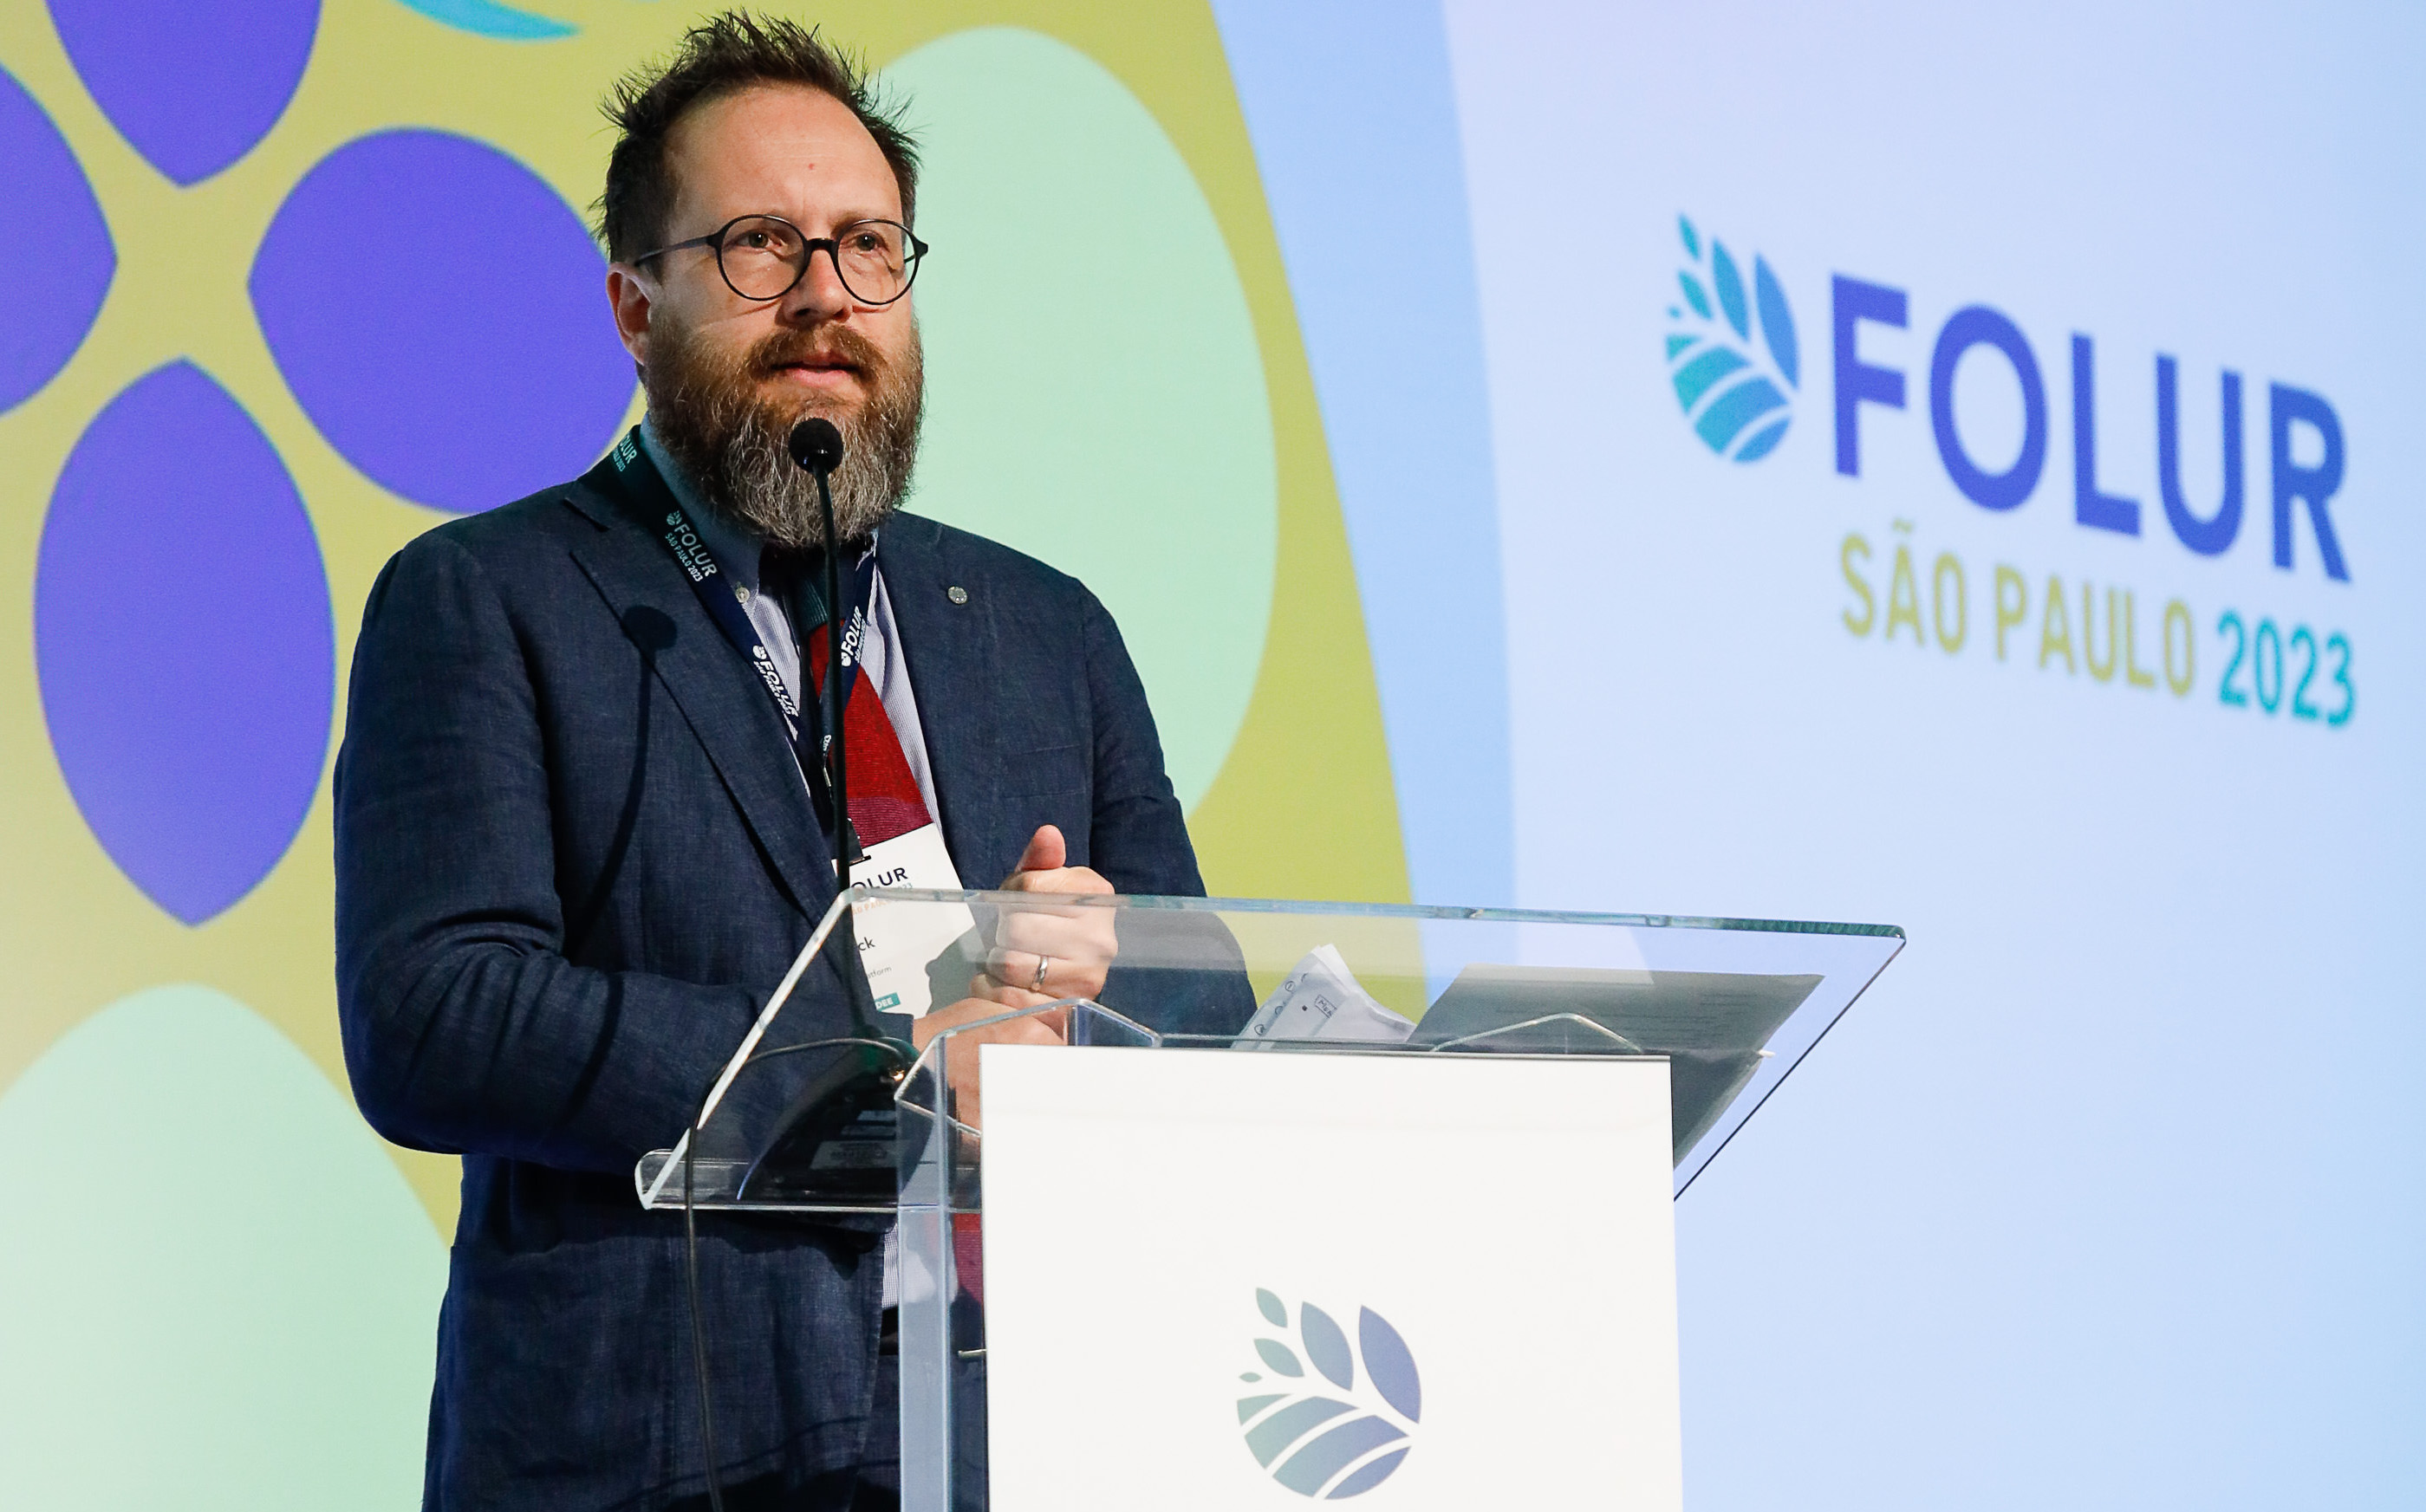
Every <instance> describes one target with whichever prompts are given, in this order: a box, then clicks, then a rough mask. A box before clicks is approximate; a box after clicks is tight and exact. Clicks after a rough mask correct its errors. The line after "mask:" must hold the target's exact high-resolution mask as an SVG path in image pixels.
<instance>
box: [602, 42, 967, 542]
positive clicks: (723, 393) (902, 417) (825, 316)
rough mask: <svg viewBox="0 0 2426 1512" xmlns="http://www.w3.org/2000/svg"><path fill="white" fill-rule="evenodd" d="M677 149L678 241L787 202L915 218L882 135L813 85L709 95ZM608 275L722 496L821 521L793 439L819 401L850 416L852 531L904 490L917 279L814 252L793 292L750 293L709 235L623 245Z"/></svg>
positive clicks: (840, 486)
mask: <svg viewBox="0 0 2426 1512" xmlns="http://www.w3.org/2000/svg"><path fill="white" fill-rule="evenodd" d="M667 155H668V163H669V166H670V167H671V169H672V172H673V179H674V183H675V185H677V189H676V196H675V201H674V207H673V213H672V215H671V217H670V218H669V220H668V222H667V224H666V225H665V227H664V228H663V235H662V237H661V241H662V242H664V243H667V244H671V243H674V242H681V241H688V240H690V239H691V238H692V237H695V236H704V235H706V234H708V233H711V232H714V231H716V230H717V229H718V228H719V227H721V226H722V225H724V224H725V223H726V222H727V221H730V220H732V219H734V218H735V217H738V216H746V215H771V216H780V217H783V218H784V219H785V220H788V221H790V222H792V223H793V224H794V225H796V226H799V227H800V228H801V230H802V231H804V232H805V233H808V234H809V235H810V236H812V237H823V236H832V235H833V234H834V233H836V232H837V231H839V230H841V229H842V228H844V227H846V226H848V225H850V224H851V223H852V222H854V221H860V220H869V219H883V220H896V221H898V220H899V219H900V218H901V199H900V188H899V185H898V184H896V182H895V181H894V177H893V170H892V168H891V166H890V165H888V164H887V163H886V162H885V160H884V154H883V153H881V152H880V151H879V150H878V148H877V145H876V141H875V138H874V137H870V136H869V135H868V134H867V130H866V128H865V127H864V126H862V125H861V124H860V123H859V121H858V119H857V118H856V117H854V116H853V115H852V114H851V112H850V109H849V106H847V105H844V104H843V103H842V102H841V101H839V100H836V99H834V98H833V96H831V95H828V94H824V93H821V92H819V91H817V90H814V89H809V88H799V87H792V86H768V87H761V88H752V89H748V90H744V91H742V92H740V93H737V94H733V95H728V96H725V97H724V98H722V99H719V100H713V101H710V102H708V103H706V104H704V105H700V106H698V107H696V108H694V109H693V110H691V111H690V112H689V113H688V114H687V115H686V116H684V117H683V119H682V120H681V121H679V122H678V123H677V124H676V125H675V127H674V130H673V134H672V136H671V138H670V141H669V144H668V154H667ZM607 293H608V297H609V298H610V299H612V301H613V302H614V305H615V314H616V322H617V325H618V327H619V328H620V330H621V331H622V333H623V345H624V346H625V348H626V349H627V350H629V351H630V352H631V354H632V357H633V360H634V361H635V362H639V364H640V367H641V372H642V379H643V382H644V383H645V385H646V386H647V389H648V393H649V409H650V412H651V415H652V417H653V419H654V421H655V425H656V427H657V430H658V432H659V434H660V435H661V436H662V438H663V439H664V440H665V441H666V442H667V444H668V447H669V449H670V450H671V451H672V452H673V453H674V454H675V456H676V458H677V459H678V460H679V461H681V462H682V463H683V464H684V466H685V468H686V469H687V470H688V471H690V472H691V473H692V474H693V475H695V476H697V477H698V478H699V479H700V480H701V481H702V482H703V483H704V484H705V485H706V486H707V487H708V489H709V491H710V492H711V494H712V495H714V496H715V499H716V502H717V503H718V504H720V506H723V507H727V508H729V509H731V510H733V511H734V512H735V513H736V514H738V515H739V516H740V517H741V518H742V519H743V520H744V521H745V522H747V523H750V524H751V525H752V526H753V527H755V528H757V529H758V530H759V531H760V532H761V533H762V534H764V535H766V536H767V537H768V539H771V540H774V541H777V542H779V543H781V544H786V545H806V544H810V543H812V542H814V541H815V540H816V539H819V538H820V537H821V535H822V531H821V529H820V528H819V527H818V526H817V522H816V518H815V507H814V498H815V495H814V493H813V492H811V491H809V489H810V485H809V480H808V478H807V477H806V475H803V474H801V473H800V472H799V471H798V470H797V469H796V468H793V467H792V466H791V464H790V462H789V460H788V458H786V457H784V453H783V447H782V441H783V438H784V435H785V434H787V433H788V432H789V430H790V428H791V426H792V425H793V423H794V422H796V421H798V420H800V419H801V417H802V416H804V415H808V414H822V415H825V416H827V417H829V418H831V419H833V421H834V422H835V423H836V424H837V425H838V426H841V427H842V431H843V435H844V439H845V443H846V455H845V460H844V464H843V467H842V469H841V470H840V471H839V472H837V473H836V475H835V477H834V493H835V499H834V503H835V508H836V511H837V516H838V528H839V529H840V531H841V533H842V534H843V536H844V537H845V538H846V539H857V538H860V537H864V536H865V534H866V532H867V531H868V530H870V529H873V528H874V526H875V525H876V524H877V523H880V522H881V519H882V517H883V515H884V514H885V513H886V512H888V511H889V510H890V509H891V508H892V507H893V506H894V505H895V504H897V503H898V502H899V497H900V493H901V491H903V490H904V489H905V488H906V487H907V485H908V475H909V466H910V461H911V458H913V457H914V453H915V446H916V436H917V426H918V418H919V410H920V390H921V386H922V382H923V373H922V368H921V362H920V354H919V348H918V329H917V323H916V320H915V318H914V315H913V314H912V311H911V300H910V297H909V296H906V295H905V296H904V297H902V298H899V299H897V300H895V301H894V302H893V303H891V304H888V305H882V306H870V305H865V304H862V303H860V302H858V301H857V300H856V299H854V298H852V296H851V295H850V293H849V291H848V290H847V289H845V288H844V287H843V285H842V282H841V281H840V280H839V279H838V278H837V277H836V276H835V272H834V265H833V259H831V258H830V257H828V256H826V255H825V254H824V253H823V252H818V253H817V254H815V255H814V256H812V258H811V259H810V262H809V268H808V272H807V274H806V275H805V276H804V277H803V278H802V279H801V281H800V282H799V283H797V284H795V285H794V286H793V288H792V290H791V292H790V293H788V294H786V295H784V297H783V298H780V299H772V300H753V299H747V298H742V297H741V296H740V295H737V294H736V293H734V292H733V290H732V289H731V288H730V287H729V286H727V284H726V283H725V281H724V280H723V278H722V277H721V276H720V274H719V273H718V271H717V264H716V256H715V254H714V252H713V251H711V250H709V249H706V248H701V247H694V248H686V249H683V250H681V251H677V252H670V253H667V254H666V255H664V256H662V257H657V258H653V259H651V260H650V261H649V262H648V264H647V265H644V266H640V267H634V266H633V265H629V264H623V263H618V264H616V265H614V266H613V267H611V268H610V269H609V270H608V273H607Z"/></svg>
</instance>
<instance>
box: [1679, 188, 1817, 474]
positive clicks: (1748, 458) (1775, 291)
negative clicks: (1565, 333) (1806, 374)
mask: <svg viewBox="0 0 2426 1512" xmlns="http://www.w3.org/2000/svg"><path fill="white" fill-rule="evenodd" d="M1676 232H1677V236H1678V238H1679V239H1680V240H1681V241H1683V242H1684V244H1685V259H1686V261H1685V265H1684V266H1683V267H1681V268H1679V269H1678V270H1677V273H1676V287H1677V288H1678V289H1679V290H1681V291H1682V292H1683V294H1684V296H1685V303H1684V304H1683V305H1682V306H1671V307H1670V308H1669V311H1668V318H1669V320H1670V321H1671V322H1672V324H1671V326H1670V328H1669V331H1668V381H1669V382H1670V383H1672V384H1674V386H1675V390H1676V402H1677V403H1678V404H1679V405H1682V406H1683V407H1684V410H1685V418H1686V419H1687V420H1689V421H1690V422H1691V423H1692V426H1693V432H1694V434H1695V435H1698V436H1700V437H1701V438H1702V440H1703V442H1705V443H1706V444H1707V445H1708V446H1709V448H1710V450H1712V451H1714V452H1716V453H1718V454H1719V455H1720V456H1722V457H1732V458H1735V460H1737V461H1739V462H1756V461H1758V460H1760V459H1761V458H1764V457H1767V456H1768V455H1769V454H1770V453H1771V452H1772V451H1774V450H1776V449H1777V443H1778V442H1781V441H1784V440H1785V439H1786V427H1787V426H1788V425H1789V424H1791V423H1792V421H1793V419H1794V410H1793V402H1792V400H1790V399H1789V398H1788V397H1787V394H1789V393H1791V392H1792V391H1794V390H1796V389H1799V388H1801V387H1802V383H1803V357H1802V350H1801V348H1800V347H1799V346H1797V345H1796V342H1795V337H1794V312H1793V311H1792V310H1791V309H1789V308H1787V303H1786V290H1785V289H1784V288H1783V287H1782V286H1780V285H1779V283H1778V281H1777V275H1776V274H1774V273H1772V272H1771V271H1770V270H1769V260H1768V259H1767V258H1765V257H1758V256H1755V258H1754V259H1753V260H1752V287H1751V289H1750V291H1749V294H1750V297H1749V298H1747V297H1746V294H1747V291H1746V289H1745V287H1744V277H1743V270H1742V269H1741V268H1740V267H1739V266H1738V265H1737V263H1736V260H1735V257H1734V255H1733V254H1731V253H1730V252H1729V251H1728V250H1727V249H1726V244H1725V243H1723V242H1722V241H1720V240H1719V239H1718V238H1717V237H1715V236H1713V237H1710V238H1709V240H1708V248H1707V251H1706V252H1705V249H1704V246H1703V237H1702V233H1700V232H1698V231H1695V230H1694V229H1693V223H1692V222H1691V221H1690V220H1688V219H1687V218H1685V217H1683V216H1678V217H1676ZM1755 316H1757V318H1758V325H1759V328H1760V342H1759V344H1758V345H1757V346H1755V344H1754V342H1753V327H1754V324H1755ZM1780 383H1783V384H1784V385H1785V387H1783V388H1780V387H1779V384H1780Z"/></svg>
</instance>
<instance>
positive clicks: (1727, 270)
mask: <svg viewBox="0 0 2426 1512" xmlns="http://www.w3.org/2000/svg"><path fill="white" fill-rule="evenodd" d="M1710 281H1711V282H1713V283H1715V284H1717V285H1718V288H1719V308H1720V309H1722V310H1723V311H1725V312H1726V313H1727V324H1728V325H1730V326H1733V327H1735V328H1736V334H1737V335H1738V336H1740V337H1744V338H1746V339H1749V338H1750V337H1751V335H1752V326H1751V323H1750V321H1749V319H1748V318H1747V317H1746V315H1745V313H1744V290H1743V275H1742V274H1740V273H1738V272H1737V271H1736V260H1735V259H1734V258H1732V257H1729V256H1728V255H1727V249H1726V244H1725V243H1723V242H1715V241H1714V242H1712V243H1710Z"/></svg>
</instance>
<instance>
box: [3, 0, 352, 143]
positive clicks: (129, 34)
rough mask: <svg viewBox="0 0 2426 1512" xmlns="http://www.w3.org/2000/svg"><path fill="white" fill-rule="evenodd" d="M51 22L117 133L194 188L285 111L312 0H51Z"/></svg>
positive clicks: (312, 27)
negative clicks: (217, 0)
mask: <svg viewBox="0 0 2426 1512" xmlns="http://www.w3.org/2000/svg"><path fill="white" fill-rule="evenodd" d="M51 23H52V24H53V25H55V26H57V28H58V33H59V41H60V43H61V44H62V45H63V46H65V47H66V48H67V53H68V58H69V60H70V61H71V62H73V63H74V64H75V71H76V75H77V76H78V77H79V78H81V79H83V80H84V87H85V88H87V89H88V90H89V91H90V92H91V94H92V97H93V100H94V101H95V102H96V103H97V104H99V105H100V106H101V108H102V111H103V113H105V115H107V116H108V117H109V120H110V124H112V125H114V126H116V127H117V128H118V131H119V135H121V136H122V137H125V138H126V139H127V141H128V142H129V143H130V144H132V145H133V147H134V148H135V150H136V151H137V152H138V153H142V154H143V156H144V157H145V158H146V159H147V160H148V161H149V162H150V163H151V164H152V166H153V167H154V168H156V169H159V170H160V171H161V172H163V173H165V174H167V175H168V176H169V177H170V178H171V179H173V180H175V181H176V182H177V183H179V184H198V183H200V182H201V181H202V180H203V179H206V178H209V177H210V176H211V175H212V174H214V173H217V172H218V170H219V169H223V168H225V167H227V166H228V165H229V164H231V163H233V162H235V160H236V159H237V158H239V157H242V156H243V155H244V154H245V153H249V152H251V151H252V148H253V144H254V143H256V142H258V141H260V140H261V138H262V137H266V136H267V135H268V134H269V128H270V127H272V126H274V125H276V124H277V123H278V118H279V117H280V116H281V115H283V114H284V113H285V110H286V102H287V101H289V100H291V99H293V98H294V97H295V87H296V85H298V84H299V83H301V82H302V79H303V65H304V64H306V63H308V62H309V61H311V57H312V39H313V38H314V36H315V35H316V34H317V33H318V31H319V29H320V0H244V4H242V5H216V6H214V5H198V4H195V3H194V0H51Z"/></svg>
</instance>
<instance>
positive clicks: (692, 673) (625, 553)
mask: <svg viewBox="0 0 2426 1512" xmlns="http://www.w3.org/2000/svg"><path fill="white" fill-rule="evenodd" d="M602 465H603V464H602ZM566 502H567V503H569V504H572V505H573V506H574V507H576V508H578V509H580V510H581V512H582V513H583V514H585V515H587V516H589V517H590V519H591V520H592V521H594V522H596V523H598V524H600V525H602V526H603V527H605V528H603V529H601V530H600V531H599V533H598V534H597V535H595V536H593V537H590V538H589V539H584V540H582V541H580V542H578V543H576V544H575V545H574V548H573V557H574V561H575V562H576V563H577V564H578V565H579V566H580V568H581V570H582V571H583V572H584V573H586V574H587V575H588V576H589V578H590V583H591V584H592V586H594V587H596V588H597V589H598V593H599V596H600V597H601V598H603V599H605V600H606V601H607V608H608V609H610V610H612V611H613V613H614V615H615V619H616V621H617V623H619V624H621V625H622V626H623V631H624V634H626V635H630V636H631V637H632V638H633V640H634V641H635V642H636V643H638V644H639V646H640V650H641V654H642V655H643V656H644V657H648V658H649V659H650V661H651V663H652V665H653V666H654V667H655V670H656V675H657V681H658V683H659V684H661V685H662V686H663V687H664V688H665V690H666V693H667V695H668V696H669V697H671V699H672V700H673V701H674V704H675V706H676V707H677V708H679V709H681V710H682V714H683V717H684V719H685V720H686V721H687V722H688V724H689V725H690V729H691V732H692V733H693V734H694V735H696V736H697V737H698V739H699V743H700V745H701V746H703V747H704V748H705V749H706V751H707V759H708V761H709V763H710V764H713V765H714V766H715V768H716V772H717V775H718V777H719V778H720V779H721V780H723V782H724V786H725V789H726V791H727V792H729V793H731V794H732V795H733V801H734V802H735V803H736V805H738V806H739V808H740V810H741V813H742V817H743V818H744V819H745V820H746V821H747V822H748V824H749V826H750V828H751V829H752V832H754V833H755V834H756V835H757V837H758V843H759V844H760V845H761V846H762V847H764V848H765V850H766V852H767V855H768V858H769V859H770V860H771V861H773V862H774V865H775V870H776V873H777V875H778V876H779V877H781V878H782V879H783V883H784V890H785V891H786V892H788V893H790V894H791V897H792V902H793V904H794V905H795V906H796V907H798V908H799V909H800V910H801V912H802V913H803V914H804V915H806V916H807V917H809V918H811V919H815V918H817V917H818V916H819V915H820V914H822V913H823V912H824V911H825V909H826V908H827V907H828V906H829V905H831V904H832V903H833V897H834V883H833V855H832V851H831V848H830V847H829V846H828V845H827V844H826V839H825V835H824V834H823V832H822V831H820V830H819V828H817V812H816V810H815V809H814V808H813V807H812V806H811V804H810V801H809V793H808V788H807V786H806V785H805V784H804V783H803V782H802V781H801V769H800V765H799V764H798V762H797V761H796V760H795V758H794V757H793V755H792V748H791V742H790V740H789V739H788V738H787V736H786V734H785V732H784V718H783V716H782V714H780V713H779V712H778V711H777V710H776V708H775V704H774V700H771V699H769V698H768V696H767V690H766V688H765V687H764V686H763V685H761V684H760V683H759V682H758V679H757V678H756V676H754V675H753V674H752V672H751V670H750V669H749V668H747V667H745V666H743V665H742V663H741V659H740V657H739V656H738V655H736V653H735V651H734V650H733V647H732V645H731V643H730V642H728V641H727V640H726V639H725V638H724V635H723V632H721V631H720V630H719V629H718V628H717V625H716V621H715V620H714V619H710V618H708V613H707V610H706V609H705V608H704V607H703V606H702V605H701V603H700V602H699V595H698V594H697V593H696V592H695V591H694V590H693V589H692V587H691V586H690V581H689V579H687V577H685V576H684V574H683V572H682V570H681V569H680V568H679V567H677V566H676V565H675V563H674V560H673V558H672V557H671V555H668V554H667V552H666V549H665V546H664V544H663V543H662V542H660V541H659V540H657V539H655V537H654V536H652V535H650V534H649V532H648V529H647V527H646V523H644V522H642V521H640V520H639V519H637V518H635V517H634V516H633V515H632V514H631V512H630V511H629V510H626V509H623V508H620V507H616V506H615V505H614V504H613V503H612V502H611V501H610V500H608V499H607V498H606V497H605V496H603V493H602V491H599V490H596V489H594V488H591V487H587V486H581V487H577V488H576V490H575V491H574V492H573V493H571V494H568V495H567V498H566ZM920 712H921V714H922V715H923V714H924V712H925V709H924V705H923V704H922V705H921V708H920Z"/></svg>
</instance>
